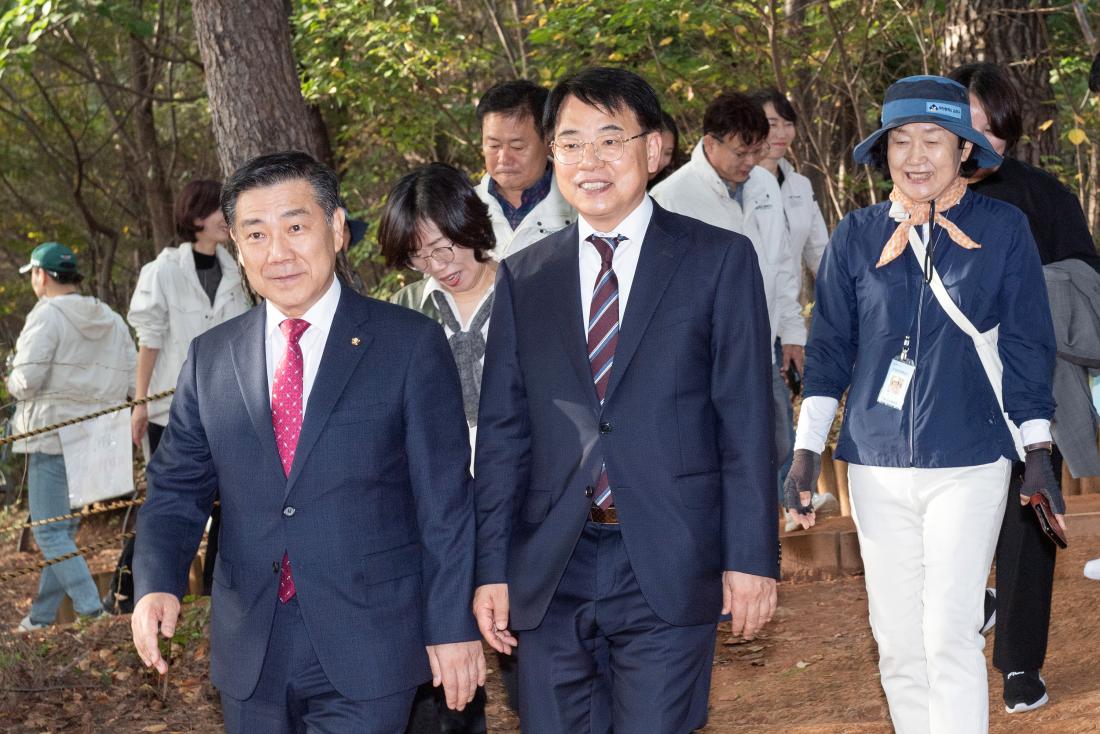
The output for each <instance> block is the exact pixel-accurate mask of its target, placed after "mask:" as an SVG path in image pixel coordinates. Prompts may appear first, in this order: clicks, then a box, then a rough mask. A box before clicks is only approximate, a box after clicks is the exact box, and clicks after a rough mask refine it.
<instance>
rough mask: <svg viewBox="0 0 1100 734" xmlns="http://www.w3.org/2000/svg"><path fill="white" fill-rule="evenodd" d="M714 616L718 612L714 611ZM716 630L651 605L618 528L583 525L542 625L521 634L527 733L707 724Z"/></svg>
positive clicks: (676, 732)
mask: <svg viewBox="0 0 1100 734" xmlns="http://www.w3.org/2000/svg"><path fill="white" fill-rule="evenodd" d="M715 612H716V613H717V610H715ZM716 632H717V619H716V620H715V624H704V625H697V626H690V627H677V626H675V625H672V624H669V623H668V622H665V621H664V620H662V619H661V618H659V617H658V616H657V615H656V614H655V613H654V612H653V610H652V609H651V608H650V607H649V605H648V604H647V603H646V601H645V598H644V597H643V596H642V592H641V589H640V588H639V587H638V582H637V579H636V578H635V576H634V571H633V570H632V569H631V567H630V560H629V558H627V555H626V548H625V546H624V545H623V539H622V535H621V533H620V532H619V528H618V526H615V525H599V524H596V523H591V522H590V523H587V524H586V525H585V528H584V531H583V532H582V534H581V537H580V540H579V541H578V542H577V546H576V549H575V550H574V551H573V556H572V558H571V559H570V560H569V563H568V565H567V566H566V568H565V573H564V574H563V576H562V579H561V582H560V583H559V584H558V588H557V591H556V592H555V594H554V598H553V599H552V600H551V602H550V607H549V609H548V610H547V612H546V617H545V618H543V621H542V623H541V624H540V625H539V626H538V627H536V628H535V629H533V630H527V631H521V632H519V633H518V634H519V649H520V650H522V651H523V653H522V656H521V657H520V658H519V661H518V662H519V708H520V721H522V722H523V731H524V734H562V733H563V732H569V733H570V734H582V733H583V734H606V733H608V732H617V733H618V734H683V733H684V732H690V731H693V730H695V729H698V728H700V727H702V726H703V725H704V724H705V723H706V719H707V697H708V695H709V693H710V673H711V662H712V660H713V658H714V640H715V635H716Z"/></svg>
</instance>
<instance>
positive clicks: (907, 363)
mask: <svg viewBox="0 0 1100 734" xmlns="http://www.w3.org/2000/svg"><path fill="white" fill-rule="evenodd" d="M916 371H917V365H916V363H915V362H913V360H911V359H909V337H908V336H906V337H905V343H904V344H902V347H901V354H899V355H898V356H896V357H894V358H893V359H892V360H890V369H888V370H886V379H885V380H883V381H882V387H881V388H880V389H879V391H878V402H879V403H881V404H882V405H885V406H886V407H888V408H893V409H894V410H901V409H902V407H903V406H904V405H905V397H906V396H907V395H908V394H909V383H911V382H912V381H913V374H914V373H915V372H916Z"/></svg>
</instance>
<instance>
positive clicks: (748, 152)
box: [712, 136, 772, 160]
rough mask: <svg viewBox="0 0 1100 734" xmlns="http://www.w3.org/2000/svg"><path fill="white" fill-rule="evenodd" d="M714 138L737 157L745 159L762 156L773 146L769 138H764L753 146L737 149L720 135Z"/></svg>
mask: <svg viewBox="0 0 1100 734" xmlns="http://www.w3.org/2000/svg"><path fill="white" fill-rule="evenodd" d="M712 137H713V136H712ZM714 139H715V140H717V141H718V144H719V145H721V146H724V147H725V148H726V149H727V150H729V152H730V153H731V154H732V155H733V156H734V157H735V158H739V159H741V160H744V159H745V158H760V157H762V156H765V155H767V154H768V151H769V150H771V148H772V146H771V143H769V142H768V141H767V140H763V141H761V142H759V143H757V144H756V145H754V146H752V147H751V148H744V147H742V148H740V149H735V148H733V147H732V143H731V142H730V141H728V140H722V138H719V137H715V138H714Z"/></svg>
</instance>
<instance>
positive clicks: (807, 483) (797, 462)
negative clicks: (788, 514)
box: [783, 449, 821, 515]
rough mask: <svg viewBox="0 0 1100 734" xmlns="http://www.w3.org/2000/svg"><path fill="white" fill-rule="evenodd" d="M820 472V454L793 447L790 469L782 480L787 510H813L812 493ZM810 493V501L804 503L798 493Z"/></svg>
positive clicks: (815, 488) (807, 512) (807, 511)
mask: <svg viewBox="0 0 1100 734" xmlns="http://www.w3.org/2000/svg"><path fill="white" fill-rule="evenodd" d="M819 474H821V454H819V453H817V452H816V451H810V450H809V449H795V450H794V460H793V461H792V462H791V470H790V471H789V472H787V481H785V482H783V504H784V505H786V507H787V509H788V510H795V511H797V512H798V513H799V514H800V515H809V514H810V513H811V512H813V511H814V505H813V494H814V492H816V491H817V477H818V475H819ZM802 492H809V493H810V501H809V502H808V503H806V504H805V505H803V504H802V499H801V497H799V494H800V493H802Z"/></svg>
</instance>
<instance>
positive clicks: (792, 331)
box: [650, 141, 806, 357]
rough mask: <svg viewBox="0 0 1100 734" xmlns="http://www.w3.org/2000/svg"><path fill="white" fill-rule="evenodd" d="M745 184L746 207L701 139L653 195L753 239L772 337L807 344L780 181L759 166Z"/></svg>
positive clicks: (680, 210) (678, 209)
mask: <svg viewBox="0 0 1100 734" xmlns="http://www.w3.org/2000/svg"><path fill="white" fill-rule="evenodd" d="M742 186H743V187H744V191H743V193H742V197H741V198H742V200H743V201H744V209H742V207H741V205H740V204H738V203H737V201H736V200H735V199H733V198H731V197H730V195H729V189H728V188H727V187H726V183H725V182H724V181H723V180H722V179H721V178H720V177H719V176H718V172H717V171H715V170H714V168H713V167H712V166H711V165H710V162H709V161H707V157H706V155H705V154H704V153H703V142H702V141H699V143H698V144H697V145H696V146H695V150H693V151H692V153H691V160H689V161H688V162H687V163H685V164H684V165H683V166H681V167H680V169H679V170H677V171H675V172H674V173H673V174H672V175H671V176H669V177H668V178H666V179H665V180H664V181H662V182H661V183H659V184H657V185H656V186H654V187H653V190H652V191H651V192H650V194H651V195H652V196H653V198H654V199H655V200H656V201H657V203H658V204H660V205H661V206H663V207H664V208H665V209H668V210H669V211H673V212H677V213H679V214H684V215H686V216H689V217H694V218H695V219H698V220H701V221H703V222H706V223H707V224H712V225H714V226H716V227H721V228H723V229H728V230H731V231H733V232H737V233H738V234H743V235H745V236H746V237H748V238H749V239H750V240H752V245H753V248H755V250H756V258H757V260H758V261H759V263H760V275H761V277H762V278H763V281H764V297H765V298H766V299H767V302H768V320H769V322H770V324H771V336H772V341H773V342H774V341H775V339H776V338H777V337H778V338H779V340H780V341H781V342H782V343H783V344H805V343H806V321H805V319H804V318H802V309H801V306H800V305H799V303H798V291H799V282H798V277H797V276H796V274H795V273H796V268H795V267H794V264H795V259H794V256H793V255H792V254H791V250H790V246H789V245H788V244H787V234H786V227H787V225H786V218H785V217H784V216H783V209H782V205H781V203H780V193H779V183H778V181H776V178H775V176H773V175H772V174H771V173H769V172H768V171H767V170H765V169H763V168H761V167H760V166H756V167H755V168H753V169H752V173H751V174H750V175H749V179H748V180H747V181H746V182H745V183H744V184H742ZM773 357H774V354H773Z"/></svg>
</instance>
